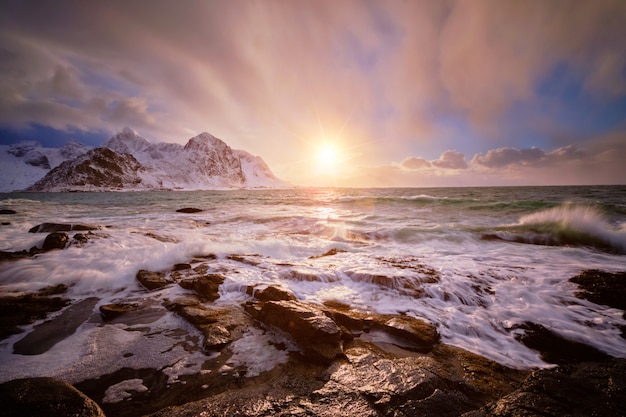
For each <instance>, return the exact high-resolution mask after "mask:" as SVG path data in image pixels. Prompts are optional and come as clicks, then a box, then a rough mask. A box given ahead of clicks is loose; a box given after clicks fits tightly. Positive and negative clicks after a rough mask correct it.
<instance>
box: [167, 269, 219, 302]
mask: <svg viewBox="0 0 626 417" xmlns="http://www.w3.org/2000/svg"><path fill="white" fill-rule="evenodd" d="M224 280H225V278H224V276H223V275H219V274H206V275H200V276H196V277H192V278H185V279H181V280H180V281H178V285H180V286H181V287H183V288H184V289H186V290H192V291H194V292H195V293H196V294H198V296H200V297H201V298H202V299H203V300H207V301H215V300H217V299H218V298H220V294H219V289H220V285H222V284H223V283H224Z"/></svg>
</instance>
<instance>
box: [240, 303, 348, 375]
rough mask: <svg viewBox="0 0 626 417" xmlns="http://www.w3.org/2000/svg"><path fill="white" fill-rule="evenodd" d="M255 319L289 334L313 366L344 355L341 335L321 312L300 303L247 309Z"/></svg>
mask: <svg viewBox="0 0 626 417" xmlns="http://www.w3.org/2000/svg"><path fill="white" fill-rule="evenodd" d="M244 308H245V309H246V311H247V312H248V314H250V315H251V316H252V317H253V318H254V319H256V320H259V321H260V322H262V323H264V324H266V325H267V326H270V327H272V328H275V329H278V330H280V331H282V332H284V333H286V334H287V335H288V336H289V337H290V338H291V339H292V340H293V341H294V342H295V343H296V345H298V347H299V348H300V349H301V351H302V353H303V355H304V356H305V357H307V358H308V359H310V360H312V361H313V362H317V363H322V364H323V363H331V362H332V361H333V360H334V359H336V358H337V357H338V356H340V355H341V354H342V351H343V340H342V332H341V330H340V328H339V326H337V324H336V323H335V322H334V321H333V320H332V319H331V318H329V317H328V316H327V315H326V314H324V312H323V311H322V309H321V308H318V307H317V306H315V305H313V304H308V303H303V302H299V301H269V302H267V303H262V304H260V305H254V303H250V304H247V305H246V306H244Z"/></svg>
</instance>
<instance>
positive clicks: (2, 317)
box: [0, 285, 70, 340]
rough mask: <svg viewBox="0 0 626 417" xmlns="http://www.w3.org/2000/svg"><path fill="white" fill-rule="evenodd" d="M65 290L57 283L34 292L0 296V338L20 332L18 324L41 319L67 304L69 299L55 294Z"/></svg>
mask: <svg viewBox="0 0 626 417" xmlns="http://www.w3.org/2000/svg"><path fill="white" fill-rule="evenodd" d="M66 291H67V287H66V286H65V285H57V286H54V287H47V288H44V289H42V290H40V291H39V292H38V293H35V294H25V295H19V296H4V297H0V340H2V339H5V338H7V337H9V336H11V335H13V334H18V333H22V330H21V329H20V328H19V326H23V325H27V324H31V323H33V322H35V321H37V320H43V319H45V318H46V316H47V315H48V314H49V313H52V312H54V311H59V310H61V309H62V308H63V307H65V306H67V305H68V304H69V303H70V300H68V299H66V298H62V297H58V296H55V295H60V294H63V293H65V292H66Z"/></svg>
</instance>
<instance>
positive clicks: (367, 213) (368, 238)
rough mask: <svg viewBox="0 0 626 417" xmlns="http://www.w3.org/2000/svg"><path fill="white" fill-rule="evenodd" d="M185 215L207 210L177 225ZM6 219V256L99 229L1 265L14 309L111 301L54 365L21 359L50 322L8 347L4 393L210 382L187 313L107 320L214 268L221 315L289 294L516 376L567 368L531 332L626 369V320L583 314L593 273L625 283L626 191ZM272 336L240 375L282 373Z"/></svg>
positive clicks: (524, 191) (52, 206) (377, 198)
mask: <svg viewBox="0 0 626 417" xmlns="http://www.w3.org/2000/svg"><path fill="white" fill-rule="evenodd" d="M185 207H191V208H197V209H201V210H202V211H201V212H198V213H179V212H177V210H178V209H181V208H185ZM0 208H2V209H11V210H15V211H16V212H17V213H16V214H13V215H3V216H0V217H1V220H2V221H3V222H4V223H9V224H5V225H3V226H1V227H0V250H2V251H21V250H28V249H29V248H31V247H33V246H37V245H39V246H40V245H41V244H42V242H43V239H44V238H45V234H38V233H28V230H29V229H30V228H31V227H33V226H36V225H38V224H41V223H44V222H52V223H82V224H91V225H97V226H99V230H96V231H95V232H93V235H92V236H91V237H90V239H89V240H88V241H87V242H86V243H84V244H80V245H70V246H69V247H68V248H66V249H64V250H53V251H50V252H46V253H43V254H40V255H37V256H34V257H29V258H25V259H19V260H14V261H6V262H2V263H0V294H2V295H11V294H20V293H28V292H35V291H37V290H39V289H41V288H44V287H47V286H51V285H56V284H61V283H62V284H65V285H67V286H68V287H69V290H68V293H67V294H66V296H67V297H69V298H71V299H72V300H73V301H75V302H76V301H80V300H82V299H87V298H90V297H96V298H97V300H98V301H97V304H96V306H95V307H94V317H93V318H92V319H91V320H88V321H86V322H85V323H83V324H82V325H81V326H80V327H79V328H78V329H77V330H76V332H74V333H73V334H72V335H71V336H69V337H67V338H66V339H65V340H62V341H60V342H59V343H57V344H56V345H55V346H53V347H52V348H51V349H49V350H48V351H47V352H45V353H41V354H38V355H22V354H15V353H13V344H14V343H15V342H16V341H18V340H19V339H20V338H22V337H24V335H25V334H28V332H29V331H31V330H32V329H33V328H34V327H35V326H37V325H38V324H39V323H40V322H36V323H33V324H32V325H29V326H25V327H24V328H23V330H24V333H22V334H19V335H15V336H12V337H10V338H9V339H5V340H3V341H0V369H1V370H2V371H1V372H0V382H1V381H6V380H10V379H13V378H17V377H25V376H57V377H61V378H64V379H66V380H69V381H70V382H77V381H81V380H84V379H87V378H95V377H97V376H98V375H101V374H103V373H107V372H112V371H113V370H115V369H116V368H117V367H121V366H124V367H131V368H132V367H138V368H140V367H147V366H151V367H155V368H159V369H163V370H164V372H166V371H167V372H169V373H168V375H170V377H171V378H172V381H173V382H175V381H176V379H177V378H178V377H180V376H181V375H183V374H185V373H192V372H200V371H202V363H203V361H204V360H206V359H207V355H209V356H210V354H208V353H205V352H201V351H190V349H183V348H181V347H180V346H179V345H180V343H179V342H176V337H175V336H176V334H177V333H176V329H177V328H184V329H186V330H187V331H188V332H193V331H195V329H193V328H192V327H191V326H189V325H188V324H186V323H185V322H184V321H183V320H182V319H180V318H179V317H177V316H176V315H175V314H174V313H169V314H165V315H163V316H160V317H159V318H158V319H155V320H154V321H152V322H150V323H148V324H143V325H142V326H143V327H144V328H145V327H148V328H149V330H150V331H149V332H148V334H150V335H151V337H149V338H148V339H146V338H145V337H144V338H143V339H142V338H140V337H139V336H138V334H140V333H141V331H134V330H136V327H137V326H136V327H132V326H130V325H128V324H123V323H118V324H106V323H104V322H102V320H99V319H98V317H97V316H98V306H100V305H104V304H108V303H114V302H125V301H126V302H128V301H133V300H135V301H136V300H141V299H143V300H145V299H154V303H155V305H159V303H161V302H162V301H163V300H164V299H166V298H170V299H171V298H174V297H176V296H180V295H181V294H184V293H185V291H186V290H183V289H182V288H179V287H178V286H170V287H168V288H165V289H163V290H159V291H156V292H148V291H146V290H145V289H144V288H142V287H141V285H140V284H139V283H138V281H137V280H136V278H135V277H136V274H137V272H138V271H139V270H141V269H146V270H150V271H168V270H171V269H172V266H173V265H175V264H177V263H186V262H192V261H193V260H194V259H198V257H204V258H201V259H207V260H208V261H207V264H208V267H209V272H215V273H220V274H223V275H224V276H225V282H224V283H223V284H222V286H221V287H220V298H219V299H218V300H216V301H215V302H214V304H215V305H216V306H227V305H241V304H242V303H244V302H246V301H247V300H250V299H251V296H250V295H249V294H248V293H247V292H246V288H248V286H257V287H262V286H266V285H276V286H279V287H282V288H285V289H288V290H290V291H291V292H293V294H295V296H296V297H297V298H298V299H299V300H302V301H306V302H310V303H320V304H321V303H324V302H328V301H337V302H341V303H344V304H347V305H349V306H350V307H351V308H353V309H358V310H361V311H366V312H372V313H394V314H405V315H409V316H413V317H417V318H420V319H423V320H425V321H428V322H431V323H433V324H435V325H436V326H437V328H438V331H439V333H440V334H441V338H442V341H443V342H444V343H447V344H450V345H454V346H458V347H461V348H464V349H467V350H469V351H471V352H474V353H477V354H480V355H483V356H485V357H487V358H489V359H492V360H494V361H497V362H499V363H501V364H503V365H507V366H511V367H514V368H521V369H531V368H542V367H548V366H551V364H548V363H546V362H544V361H543V360H542V359H541V357H540V355H539V353H538V352H536V351H534V350H531V349H529V348H528V347H526V346H525V345H523V344H522V343H521V342H520V341H519V335H520V333H521V332H523V330H522V329H520V327H519V326H520V325H521V324H523V323H528V322H531V323H537V324H541V325H542V326H544V327H546V328H548V329H550V330H551V331H553V332H555V333H556V334H558V335H560V336H562V337H565V338H567V339H570V340H574V341H579V342H582V343H585V344H588V345H591V346H594V347H596V348H597V349H599V350H601V351H603V352H605V353H608V354H610V355H613V356H617V357H626V340H625V339H624V338H623V337H622V336H621V333H620V332H621V328H622V327H623V326H624V325H626V321H625V320H624V317H623V312H622V311H620V310H617V309H614V308H610V307H607V306H603V305H598V304H594V303H592V302H590V301H586V300H583V299H579V298H577V297H576V296H575V293H576V292H577V290H578V286H577V285H576V284H574V283H572V282H570V281H569V279H570V278H572V277H574V276H576V275H578V274H579V273H581V272H582V271H584V270H587V269H598V270H602V271H606V272H617V271H624V270H626V186H577V187H570V186H567V187H478V188H380V189H342V188H297V189H280V190H274V189H263V190H223V191H154V192H108V193H32V194H31V193H10V194H0ZM73 233H74V232H69V234H70V237H71V235H72V234H73ZM52 316H54V314H53V315H52ZM143 334H144V335H145V334H146V332H145V329H144V332H143ZM271 337H274V336H272V335H268V333H267V332H260V331H255V330H251V331H250V332H248V333H247V334H246V335H245V337H244V338H243V339H242V340H240V341H238V342H236V344H235V345H233V349H234V350H235V352H234V354H233V358H232V360H231V361H239V362H240V363H243V364H245V365H246V366H247V367H248V369H249V370H250V373H249V375H254V374H258V373H260V372H262V371H263V370H266V369H271V366H272V363H275V362H280V361H284V360H285V357H284V355H285V354H284V352H280V351H278V350H276V351H275V352H270V351H269V350H270V348H271V346H270V344H268V343H267V340H265V339H267V338H271ZM264 338H265V339H264ZM177 343H178V344H177ZM237 349H239V350H237ZM121 352H125V354H124V355H123V357H122V356H121V355H120V353H121ZM230 365H231V366H232V365H233V364H232V363H231V364H230ZM254 370H256V372H254ZM167 372H166V373H167Z"/></svg>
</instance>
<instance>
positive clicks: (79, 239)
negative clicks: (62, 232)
mask: <svg viewBox="0 0 626 417" xmlns="http://www.w3.org/2000/svg"><path fill="white" fill-rule="evenodd" d="M87 241H89V235H86V234H84V233H76V234H74V236H73V237H72V243H76V244H78V245H84V244H85V243H87Z"/></svg>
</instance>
